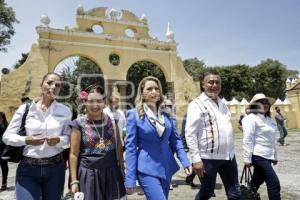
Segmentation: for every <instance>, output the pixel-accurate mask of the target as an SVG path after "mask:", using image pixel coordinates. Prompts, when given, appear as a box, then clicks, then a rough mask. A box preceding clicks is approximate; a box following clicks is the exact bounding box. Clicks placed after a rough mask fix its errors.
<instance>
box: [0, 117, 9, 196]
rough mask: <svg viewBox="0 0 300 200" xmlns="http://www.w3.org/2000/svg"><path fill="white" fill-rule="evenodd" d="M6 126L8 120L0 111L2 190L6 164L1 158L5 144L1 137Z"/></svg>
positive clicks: (4, 182) (5, 187)
mask: <svg viewBox="0 0 300 200" xmlns="http://www.w3.org/2000/svg"><path fill="white" fill-rule="evenodd" d="M7 126H8V122H7V120H6V116H5V114H4V112H0V165H1V171H2V185H1V188H0V191H4V190H6V189H7V176H8V164H7V161H5V160H2V159H1V154H2V152H3V151H4V148H5V146H6V145H5V144H4V142H3V141H2V137H3V134H4V132H5V130H6V128H7Z"/></svg>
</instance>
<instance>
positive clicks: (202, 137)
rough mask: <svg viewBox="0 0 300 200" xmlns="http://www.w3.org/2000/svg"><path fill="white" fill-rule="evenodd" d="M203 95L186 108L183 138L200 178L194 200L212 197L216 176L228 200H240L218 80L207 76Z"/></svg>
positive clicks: (230, 134)
mask: <svg viewBox="0 0 300 200" xmlns="http://www.w3.org/2000/svg"><path fill="white" fill-rule="evenodd" d="M202 85H203V89H204V92H203V93H202V94H201V95H200V96H199V97H197V98H196V99H194V100H193V101H192V102H191V103H190V104H189V106H188V111H187V119H186V127H185V137H186V142H187V146H188V148H189V153H190V156H191V161H192V163H193V170H194V171H195V172H196V174H197V175H198V176H199V177H201V187H200V191H199V193H198V194H197V196H196V200H203V199H209V198H210V197H212V195H213V192H214V188H215V183H216V176H217V173H219V175H220V177H221V179H222V182H223V184H224V186H225V190H226V194H227V198H228V199H230V200H231V199H240V195H241V193H240V188H239V181H238V170H237V163H236V159H235V155H234V144H233V129H232V124H231V122H230V117H231V114H230V111H229V109H228V108H227V106H226V105H225V104H224V103H223V102H222V100H221V99H220V98H219V94H220V92H221V79H220V76H219V75H218V74H215V73H207V74H206V75H205V76H204V80H203V84H202Z"/></svg>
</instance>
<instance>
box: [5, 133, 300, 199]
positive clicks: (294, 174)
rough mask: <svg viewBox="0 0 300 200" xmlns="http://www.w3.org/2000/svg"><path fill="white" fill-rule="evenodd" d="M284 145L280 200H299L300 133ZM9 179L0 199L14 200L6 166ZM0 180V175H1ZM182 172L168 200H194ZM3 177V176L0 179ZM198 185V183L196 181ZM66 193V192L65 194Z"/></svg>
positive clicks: (219, 190)
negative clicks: (6, 188)
mask: <svg viewBox="0 0 300 200" xmlns="http://www.w3.org/2000/svg"><path fill="white" fill-rule="evenodd" d="M241 142H242V136H241V134H239V133H237V134H235V146H236V156H237V162H238V165H239V171H240V173H241V170H242V167H243V162H242V146H241ZM287 144H288V145H287V146H279V145H278V146H277V148H278V158H279V162H278V164H277V165H276V166H275V167H274V168H275V170H276V172H277V173H278V176H279V179H280V182H281V187H282V192H281V194H282V199H283V200H296V199H300V173H299V168H300V157H299V153H300V132H299V131H293V130H291V131H289V135H288V138H287ZM9 168H10V171H9V179H8V190H7V191H4V192H0V200H14V199H15V192H14V176H15V170H16V165H15V164H9ZM0 177H1V176H0ZM184 177H185V176H184V173H183V171H179V172H178V173H177V174H176V175H175V176H174V177H173V181H174V182H175V183H177V185H178V187H176V188H174V190H172V191H170V196H169V199H170V200H189V199H191V200H192V199H194V197H195V194H196V193H197V191H198V189H191V188H190V187H189V186H187V185H186V184H185V182H184ZM1 178H2V177H1ZM197 183H198V184H199V181H198V182H197ZM66 192H67V191H66ZM259 192H260V194H261V197H262V199H268V198H267V193H266V187H265V185H263V186H262V187H261V188H260V190H259ZM215 193H216V197H215V198H212V199H215V200H224V199H226V197H225V192H224V187H223V185H222V184H221V181H220V180H219V179H218V180H217V187H216V190H215ZM128 199H129V200H142V199H146V198H145V196H144V195H138V194H134V195H130V196H129V198H128Z"/></svg>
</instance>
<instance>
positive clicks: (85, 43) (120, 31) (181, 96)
mask: <svg viewBox="0 0 300 200" xmlns="http://www.w3.org/2000/svg"><path fill="white" fill-rule="evenodd" d="M41 23H42V25H40V26H37V27H36V31H37V33H38V35H39V38H38V44H33V45H32V48H31V51H30V54H29V56H28V58H27V60H26V62H25V63H24V64H23V65H22V66H21V67H20V68H19V69H17V70H15V71H13V72H11V73H9V74H6V75H2V79H1V93H0V100H1V104H0V110H3V111H5V112H6V113H7V114H8V117H9V118H10V117H11V114H12V113H13V111H14V109H15V108H17V107H18V106H19V104H20V98H21V96H22V95H26V96H29V97H34V96H37V95H39V92H40V85H39V84H40V82H41V79H42V76H43V74H45V73H47V72H51V71H54V69H55V67H56V66H57V65H58V63H60V62H61V61H62V60H64V59H65V58H68V57H70V56H73V55H79V56H83V57H86V58H89V59H91V60H93V61H94V62H95V63H96V64H97V65H98V66H101V71H102V72H103V75H104V77H105V78H106V79H107V80H106V84H107V86H108V89H109V90H110V89H111V87H112V86H113V85H114V84H115V83H116V82H117V83H118V86H119V87H118V88H119V92H120V94H121V95H122V98H123V97H124V95H126V84H122V83H124V81H126V77H127V72H128V70H129V68H130V67H131V66H132V65H133V64H134V63H136V62H138V61H141V60H144V61H149V62H151V63H155V64H156V65H157V66H159V68H160V69H161V70H162V72H163V73H164V77H165V79H166V82H167V87H168V93H169V94H171V95H169V96H170V97H171V98H173V100H174V102H175V105H176V107H177V114H178V116H182V114H183V112H184V111H185V109H186V106H187V103H188V102H187V101H188V99H189V98H190V97H191V96H195V95H198V94H199V83H196V82H194V81H193V80H192V78H191V77H190V76H189V75H188V74H187V72H186V71H185V69H184V67H183V64H182V61H181V59H180V58H179V57H178V56H177V51H176V45H177V44H176V42H175V41H174V34H173V32H172V31H171V30H170V29H169V26H168V31H167V33H166V36H167V41H166V42H165V41H160V40H158V39H157V38H152V37H151V36H150V35H149V28H148V23H147V18H146V17H145V16H144V15H143V16H142V17H141V18H138V17H137V16H136V15H135V14H133V13H131V12H129V11H127V10H121V11H117V10H114V9H109V8H104V7H100V8H94V9H91V10H89V11H85V10H84V9H83V7H78V9H77V15H76V26H75V27H74V28H69V27H67V26H66V27H65V28H64V29H55V28H51V27H50V26H49V24H50V20H49V18H48V17H47V16H42V17H41ZM125 99H126V98H124V99H123V101H126V100H125Z"/></svg>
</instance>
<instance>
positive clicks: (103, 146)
mask: <svg viewBox="0 0 300 200" xmlns="http://www.w3.org/2000/svg"><path fill="white" fill-rule="evenodd" d="M91 121H92V122H93V125H94V127H95V129H96V132H97V133H98V135H99V138H100V140H99V143H98V144H96V147H98V148H100V149H103V148H105V146H106V145H105V142H104V138H103V135H104V133H103V128H104V127H101V133H102V134H100V133H99V131H98V128H97V126H96V124H95V122H94V120H91ZM98 126H99V125H98ZM100 126H103V124H101V125H100Z"/></svg>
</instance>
